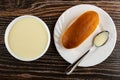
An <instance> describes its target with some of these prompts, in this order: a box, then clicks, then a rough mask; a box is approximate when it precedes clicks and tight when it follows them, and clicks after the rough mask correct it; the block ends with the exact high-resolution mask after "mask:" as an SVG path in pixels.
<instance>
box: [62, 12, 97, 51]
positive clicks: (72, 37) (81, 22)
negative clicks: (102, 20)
mask: <svg viewBox="0 0 120 80" xmlns="http://www.w3.org/2000/svg"><path fill="white" fill-rule="evenodd" d="M98 23H99V15H98V14H97V13H96V12H95V11H87V12H85V13H84V14H83V15H81V16H80V17H78V19H77V20H76V21H75V22H73V24H72V25H70V26H69V28H68V29H67V30H66V31H65V32H64V34H63V35H62V45H63V46H64V47H65V48H67V49H71V48H75V47H77V46H78V45H80V44H81V43H82V42H83V41H84V40H85V39H86V38H87V37H88V36H89V35H90V34H91V33H92V32H93V31H94V30H95V29H96V27H97V25H98Z"/></svg>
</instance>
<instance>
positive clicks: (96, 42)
mask: <svg viewBox="0 0 120 80" xmlns="http://www.w3.org/2000/svg"><path fill="white" fill-rule="evenodd" d="M108 38H109V32H108V31H102V32H100V33H98V34H97V35H96V36H95V37H94V38H93V46H92V47H91V48H90V49H89V50H88V51H87V52H86V53H85V54H83V55H82V56H81V57H80V58H79V59H78V60H77V61H75V62H74V63H73V64H71V65H69V66H68V67H67V69H66V71H65V73H66V74H67V75H70V74H71V73H72V72H73V70H74V69H75V68H76V67H77V66H78V65H79V63H80V62H81V61H82V59H83V58H84V56H85V55H86V54H87V53H88V52H90V51H92V50H94V48H95V47H101V46H103V45H104V44H105V43H106V42H107V41H108Z"/></svg>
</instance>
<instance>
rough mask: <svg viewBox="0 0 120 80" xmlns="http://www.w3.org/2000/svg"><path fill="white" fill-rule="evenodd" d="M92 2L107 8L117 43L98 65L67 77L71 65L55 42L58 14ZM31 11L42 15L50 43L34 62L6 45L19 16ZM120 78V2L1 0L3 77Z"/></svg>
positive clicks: (0, 77)
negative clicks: (6, 35)
mask: <svg viewBox="0 0 120 80" xmlns="http://www.w3.org/2000/svg"><path fill="white" fill-rule="evenodd" d="M84 3H86V4H93V5H96V6H99V7H101V8H102V9H104V10H105V11H107V12H108V13H109V14H110V16H111V17H112V18H113V20H114V22H115V25H116V28H117V35H118V37H117V44H116V46H115V49H114V50H113V53H112V54H111V55H110V57H109V58H108V59H107V60H106V61H104V62H102V63H101V64H99V65H96V66H93V67H89V68H81V67H78V68H76V69H75V71H74V72H73V73H72V74H71V75H69V76H67V75H65V73H64V70H65V68H66V67H67V66H68V65H69V63H67V62H66V61H64V60H63V59H62V58H61V57H60V56H59V54H58V52H57V50H56V48H55V46H54V41H53V30H54V26H55V23H56V21H57V19H58V17H59V16H60V15H61V14H62V13H63V12H64V11H65V10H66V9H68V8H70V7H72V6H74V5H78V4H84ZM25 14H30V15H35V16H38V17H40V18H42V19H43V20H44V21H45V22H46V23H47V25H48V26H49V29H50V33H51V38H52V39H51V44H50V47H49V49H48V51H47V52H46V54H45V55H44V56H43V57H42V58H40V59H38V60H35V61H32V62H22V61H18V60H16V59H15V58H13V57H12V56H11V55H10V54H9V53H8V51H7V49H6V48H5V44H4V33H5V29H6V27H7V25H8V24H9V23H10V22H11V21H12V20H13V19H14V18H16V17H18V16H21V15H25ZM27 79H28V80H33V79H39V80H120V1H119V0H115V1H103V0H101V1H79V0H73V1H72V0H71V1H63V0H59V1H58V0H1V1H0V80H27Z"/></svg>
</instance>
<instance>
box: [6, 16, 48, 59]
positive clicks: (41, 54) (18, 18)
mask: <svg viewBox="0 0 120 80" xmlns="http://www.w3.org/2000/svg"><path fill="white" fill-rule="evenodd" d="M26 17H31V18H35V19H37V20H39V21H40V22H41V23H42V24H43V25H44V27H45V29H46V31H47V35H48V42H47V45H46V48H45V49H44V51H43V52H42V53H40V55H39V56H36V57H35V58H32V59H21V58H20V57H18V56H16V55H15V54H14V53H13V52H12V50H11V49H10V47H9V44H8V35H9V32H10V30H11V28H12V27H13V25H14V24H15V23H16V22H17V21H18V20H20V19H22V18H26ZM4 38H5V39H4V40H5V46H6V48H7V50H8V51H9V53H10V54H11V55H12V56H13V57H15V58H16V59H18V60H21V61H33V60H36V59H38V58H40V57H42V56H43V55H44V54H45V52H46V51H47V50H48V47H49V45H50V32H49V29H48V26H47V25H46V23H45V22H44V21H43V20H42V19H40V18H38V17H36V16H31V15H24V16H20V17H17V18H15V19H14V20H13V21H12V22H11V23H10V24H9V25H8V27H7V29H6V31H5V36H4Z"/></svg>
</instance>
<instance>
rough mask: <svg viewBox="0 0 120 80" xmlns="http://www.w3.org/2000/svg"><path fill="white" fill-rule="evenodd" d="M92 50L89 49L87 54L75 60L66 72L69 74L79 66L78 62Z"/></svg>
mask: <svg viewBox="0 0 120 80" xmlns="http://www.w3.org/2000/svg"><path fill="white" fill-rule="evenodd" d="M89 51H90V50H88V51H87V52H86V53H85V54H83V55H82V56H81V57H80V58H79V59H78V60H77V61H75V62H74V63H73V64H71V65H70V66H68V67H67V69H66V71H65V73H66V74H67V75H70V74H71V73H72V72H73V70H74V69H75V68H76V67H77V66H78V64H79V63H80V62H81V60H82V58H83V57H84V56H85V55H86V54H87V53H88V52H89Z"/></svg>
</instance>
